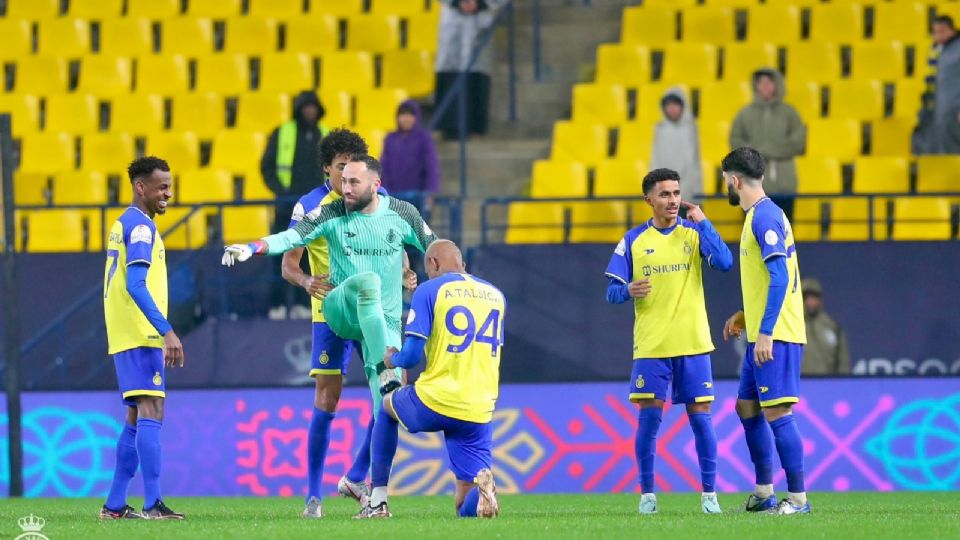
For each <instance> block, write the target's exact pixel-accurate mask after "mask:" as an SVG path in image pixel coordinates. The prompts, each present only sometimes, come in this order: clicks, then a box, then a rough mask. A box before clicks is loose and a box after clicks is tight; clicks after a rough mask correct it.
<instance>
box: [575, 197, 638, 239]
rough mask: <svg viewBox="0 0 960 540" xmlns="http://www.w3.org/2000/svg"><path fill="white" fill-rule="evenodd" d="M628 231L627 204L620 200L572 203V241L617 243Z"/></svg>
mask: <svg viewBox="0 0 960 540" xmlns="http://www.w3.org/2000/svg"><path fill="white" fill-rule="evenodd" d="M626 231H627V204H626V203H624V202H618V201H591V202H578V203H573V204H571V205H570V242H574V243H589V244H602V243H613V244H615V243H617V242H618V241H620V239H621V238H623V234H624V233H625V232H626Z"/></svg>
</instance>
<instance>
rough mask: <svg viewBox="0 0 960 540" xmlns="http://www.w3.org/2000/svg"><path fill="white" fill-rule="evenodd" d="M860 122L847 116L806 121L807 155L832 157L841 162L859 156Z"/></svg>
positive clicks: (849, 160)
mask: <svg viewBox="0 0 960 540" xmlns="http://www.w3.org/2000/svg"><path fill="white" fill-rule="evenodd" d="M861 141H862V136H861V128H860V122H857V121H856V120H851V119H849V118H833V119H823V118H817V119H814V120H810V121H809V122H807V154H806V155H807V156H820V157H834V158H836V159H838V160H840V162H841V163H846V162H851V161H853V160H854V159H856V158H857V157H859V156H860V150H861Z"/></svg>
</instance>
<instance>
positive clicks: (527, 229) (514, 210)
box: [505, 202, 564, 244]
mask: <svg viewBox="0 0 960 540" xmlns="http://www.w3.org/2000/svg"><path fill="white" fill-rule="evenodd" d="M507 212H508V217H507V232H506V238H505V241H506V243H508V244H558V243H561V242H563V214H564V207H563V205H562V204H560V203H549V202H548V203H542V202H541V203H536V202H513V203H510V206H509V209H508V210H507Z"/></svg>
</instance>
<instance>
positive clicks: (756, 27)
mask: <svg viewBox="0 0 960 540" xmlns="http://www.w3.org/2000/svg"><path fill="white" fill-rule="evenodd" d="M747 17H748V19H747V41H749V42H751V43H771V44H778V45H785V44H790V43H796V42H798V41H800V9H799V8H798V7H797V6H795V5H782V4H760V5H757V4H754V5H752V6H750V7H749V8H748V10H747Z"/></svg>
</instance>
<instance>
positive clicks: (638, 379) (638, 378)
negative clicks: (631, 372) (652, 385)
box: [637, 375, 647, 390]
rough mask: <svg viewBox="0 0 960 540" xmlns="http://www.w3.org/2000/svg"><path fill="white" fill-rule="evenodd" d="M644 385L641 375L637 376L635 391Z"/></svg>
mask: <svg viewBox="0 0 960 540" xmlns="http://www.w3.org/2000/svg"><path fill="white" fill-rule="evenodd" d="M646 384H647V383H646V381H644V380H643V375H637V389H638V390H639V389H640V388H643V387H644V386H645V385H646Z"/></svg>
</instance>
